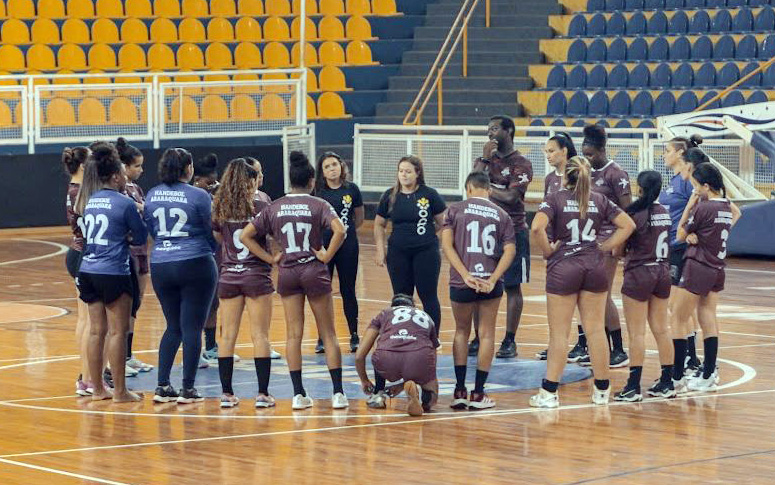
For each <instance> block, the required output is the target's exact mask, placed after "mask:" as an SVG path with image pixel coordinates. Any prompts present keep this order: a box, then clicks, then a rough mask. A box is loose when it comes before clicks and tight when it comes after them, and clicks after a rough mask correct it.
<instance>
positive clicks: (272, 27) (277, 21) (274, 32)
mask: <svg viewBox="0 0 775 485" xmlns="http://www.w3.org/2000/svg"><path fill="white" fill-rule="evenodd" d="M290 38H291V31H290V30H289V29H288V24H287V23H285V20H283V19H282V18H280V17H269V18H268V19H266V22H264V39H266V40H279V41H283V40H289V39H290Z"/></svg>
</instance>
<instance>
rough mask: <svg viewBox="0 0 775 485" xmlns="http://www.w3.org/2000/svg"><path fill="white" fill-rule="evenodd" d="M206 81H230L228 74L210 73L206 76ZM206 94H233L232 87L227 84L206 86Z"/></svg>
mask: <svg viewBox="0 0 775 485" xmlns="http://www.w3.org/2000/svg"><path fill="white" fill-rule="evenodd" d="M205 57H206V56H205ZM204 81H205V82H227V83H228V82H229V81H230V79H229V76H228V75H226V74H209V75H207V76H205V77H204ZM204 92H205V94H231V87H230V86H229V85H228V84H227V85H224V86H208V87H206V88H204Z"/></svg>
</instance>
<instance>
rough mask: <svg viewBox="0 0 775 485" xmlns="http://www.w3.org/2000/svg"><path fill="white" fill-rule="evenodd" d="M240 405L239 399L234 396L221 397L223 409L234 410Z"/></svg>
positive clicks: (225, 395)
mask: <svg viewBox="0 0 775 485" xmlns="http://www.w3.org/2000/svg"><path fill="white" fill-rule="evenodd" d="M238 404H239V398H238V397H237V396H235V395H234V394H224V395H222V396H221V407H222V408H233V407H235V406H236V405H238Z"/></svg>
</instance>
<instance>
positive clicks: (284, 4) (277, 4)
mask: <svg viewBox="0 0 775 485" xmlns="http://www.w3.org/2000/svg"><path fill="white" fill-rule="evenodd" d="M265 3H266V5H265V7H266V9H265V10H266V14H267V15H290V14H291V4H290V2H288V0H268V1H266V2H265Z"/></svg>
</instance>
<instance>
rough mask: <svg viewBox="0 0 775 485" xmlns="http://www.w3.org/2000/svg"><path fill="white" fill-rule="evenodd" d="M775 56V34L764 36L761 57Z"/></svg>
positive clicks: (767, 58) (760, 51)
mask: <svg viewBox="0 0 775 485" xmlns="http://www.w3.org/2000/svg"><path fill="white" fill-rule="evenodd" d="M773 57H775V34H770V35H768V36H767V37H765V38H764V40H763V41H762V45H761V46H760V47H759V59H764V60H770V59H772V58H773Z"/></svg>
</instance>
